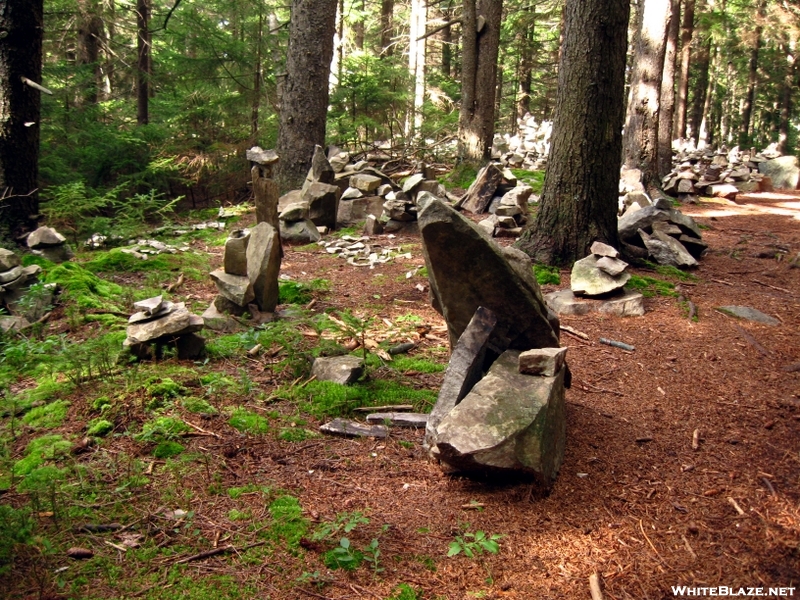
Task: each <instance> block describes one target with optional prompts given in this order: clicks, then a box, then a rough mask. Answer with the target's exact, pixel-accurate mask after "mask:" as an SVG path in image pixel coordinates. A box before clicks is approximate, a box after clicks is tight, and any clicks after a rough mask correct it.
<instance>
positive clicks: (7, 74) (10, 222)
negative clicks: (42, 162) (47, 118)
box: [0, 0, 44, 236]
mask: <svg viewBox="0 0 800 600" xmlns="http://www.w3.org/2000/svg"><path fill="white" fill-rule="evenodd" d="M43 14H44V6H43V0H5V1H3V2H0V32H2V33H3V34H4V37H3V39H2V41H1V42H0V236H16V235H18V234H19V233H22V232H24V231H28V230H30V229H31V228H33V227H35V225H36V221H35V218H34V215H36V213H38V212H39V194H38V189H37V186H38V179H39V121H40V114H41V98H40V94H41V92H40V91H39V90H37V89H35V88H33V87H32V86H30V85H27V84H26V83H25V80H26V79H27V80H30V81H32V82H35V83H40V82H41V80H42V36H43Z"/></svg>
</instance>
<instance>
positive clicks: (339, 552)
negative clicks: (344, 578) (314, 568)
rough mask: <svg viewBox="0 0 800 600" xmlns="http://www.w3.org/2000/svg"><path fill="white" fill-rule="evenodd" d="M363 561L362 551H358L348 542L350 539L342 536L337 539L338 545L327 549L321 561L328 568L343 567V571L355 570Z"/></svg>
mask: <svg viewBox="0 0 800 600" xmlns="http://www.w3.org/2000/svg"><path fill="white" fill-rule="evenodd" d="M363 561H364V554H363V552H359V551H358V550H356V549H355V548H353V546H352V545H351V543H350V540H349V539H348V538H346V537H343V538H341V539H340V540H339V545H338V546H336V547H335V548H334V549H333V550H328V551H327V552H326V553H325V554H323V555H322V562H324V563H325V566H326V567H328V568H329V569H343V570H345V571H355V570H356V569H357V568H358V567H359V566H360V565H361V563H362V562H363Z"/></svg>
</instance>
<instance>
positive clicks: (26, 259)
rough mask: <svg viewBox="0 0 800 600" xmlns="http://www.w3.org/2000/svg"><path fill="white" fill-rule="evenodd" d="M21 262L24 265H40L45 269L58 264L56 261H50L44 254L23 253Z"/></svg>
mask: <svg viewBox="0 0 800 600" xmlns="http://www.w3.org/2000/svg"><path fill="white" fill-rule="evenodd" d="M20 262H21V263H22V266H23V267H30V266H31V265H39V266H40V267H42V269H44V270H45V271H47V270H48V269H51V268H53V267H55V266H56V263H54V262H50V261H49V260H47V259H46V258H45V257H44V256H37V255H36V254H23V255H22V258H21V259H20Z"/></svg>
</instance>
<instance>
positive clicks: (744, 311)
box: [717, 305, 781, 326]
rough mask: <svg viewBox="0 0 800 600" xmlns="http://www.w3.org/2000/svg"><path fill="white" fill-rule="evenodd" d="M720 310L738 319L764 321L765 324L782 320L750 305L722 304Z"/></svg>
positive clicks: (773, 323) (775, 323)
mask: <svg viewBox="0 0 800 600" xmlns="http://www.w3.org/2000/svg"><path fill="white" fill-rule="evenodd" d="M717 310H718V311H720V312H722V313H725V314H726V315H730V316H731V317H736V318H737V319H744V320H746V321H753V322H755V323H763V324H764V325H773V326H774V325H780V324H781V322H780V321H779V320H778V319H776V318H775V317H771V316H769V315H768V314H765V313H763V312H761V311H760V310H756V309H755V308H751V307H749V306H735V305H733V306H720V307H719V308H717Z"/></svg>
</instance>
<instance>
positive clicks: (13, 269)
mask: <svg viewBox="0 0 800 600" xmlns="http://www.w3.org/2000/svg"><path fill="white" fill-rule="evenodd" d="M41 270H42V268H41V267H40V266H39V265H30V266H28V267H23V266H22V265H21V264H20V260H19V257H18V256H17V255H16V254H14V253H13V252H12V251H11V250H6V249H5V248H0V306H2V307H4V308H5V309H6V310H7V311H8V312H9V313H12V315H13V316H10V317H0V328H2V330H3V331H8V330H9V329H22V328H23V327H25V326H27V325H28V322H29V319H33V320H35V319H37V318H39V317H40V316H41V315H37V314H28V315H17V314H15V313H16V312H17V310H16V308H17V302H18V301H19V300H20V298H22V296H24V295H25V292H27V291H28V288H30V287H31V286H32V285H33V284H35V283H37V282H38V281H39V278H38V275H39V273H40V272H41Z"/></svg>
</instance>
